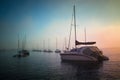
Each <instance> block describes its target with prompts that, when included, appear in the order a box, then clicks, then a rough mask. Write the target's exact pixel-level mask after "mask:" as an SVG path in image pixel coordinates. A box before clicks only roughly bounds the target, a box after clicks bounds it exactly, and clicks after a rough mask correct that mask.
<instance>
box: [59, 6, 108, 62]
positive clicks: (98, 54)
mask: <svg viewBox="0 0 120 80" xmlns="http://www.w3.org/2000/svg"><path fill="white" fill-rule="evenodd" d="M73 13H74V15H73V17H74V30H75V42H74V43H75V48H73V49H71V50H69V51H66V52H63V53H61V54H60V56H61V60H62V61H88V62H89V61H92V62H99V61H104V60H108V57H106V56H104V55H103V53H102V51H101V50H99V48H98V47H97V46H83V47H80V48H77V45H93V44H95V43H96V42H86V30H85V42H79V41H77V37H76V17H75V5H74V7H73ZM68 47H69V46H68Z"/></svg>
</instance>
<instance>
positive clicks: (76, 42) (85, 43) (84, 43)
mask: <svg viewBox="0 0 120 80" xmlns="http://www.w3.org/2000/svg"><path fill="white" fill-rule="evenodd" d="M75 44H76V45H93V44H96V42H79V41H77V40H76V41H75Z"/></svg>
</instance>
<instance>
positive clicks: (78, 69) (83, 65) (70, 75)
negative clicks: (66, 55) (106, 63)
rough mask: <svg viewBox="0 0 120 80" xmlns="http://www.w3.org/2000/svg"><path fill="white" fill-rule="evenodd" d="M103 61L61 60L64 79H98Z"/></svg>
mask: <svg viewBox="0 0 120 80" xmlns="http://www.w3.org/2000/svg"><path fill="white" fill-rule="evenodd" d="M102 66H103V63H88V62H63V61H62V62H61V68H62V72H63V73H64V79H67V80H100V78H101V75H100V69H101V68H102Z"/></svg>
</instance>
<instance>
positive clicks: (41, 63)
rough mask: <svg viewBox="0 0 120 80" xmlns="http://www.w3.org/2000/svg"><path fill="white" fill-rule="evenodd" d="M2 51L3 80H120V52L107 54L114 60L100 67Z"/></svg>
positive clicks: (40, 54) (0, 70) (38, 54)
mask: <svg viewBox="0 0 120 80" xmlns="http://www.w3.org/2000/svg"><path fill="white" fill-rule="evenodd" d="M14 54H16V51H0V80H120V51H115V50H104V54H105V55H107V56H109V58H110V60H109V61H105V62H103V63H100V64H92V63H90V64H88V63H87V64H86V63H68V62H61V59H60V56H59V54H57V53H43V52H30V56H28V57H24V58H14V57H12V56H13V55H14Z"/></svg>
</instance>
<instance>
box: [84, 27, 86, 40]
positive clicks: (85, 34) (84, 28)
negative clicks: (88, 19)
mask: <svg viewBox="0 0 120 80" xmlns="http://www.w3.org/2000/svg"><path fill="white" fill-rule="evenodd" d="M84 33H85V42H86V28H84Z"/></svg>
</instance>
